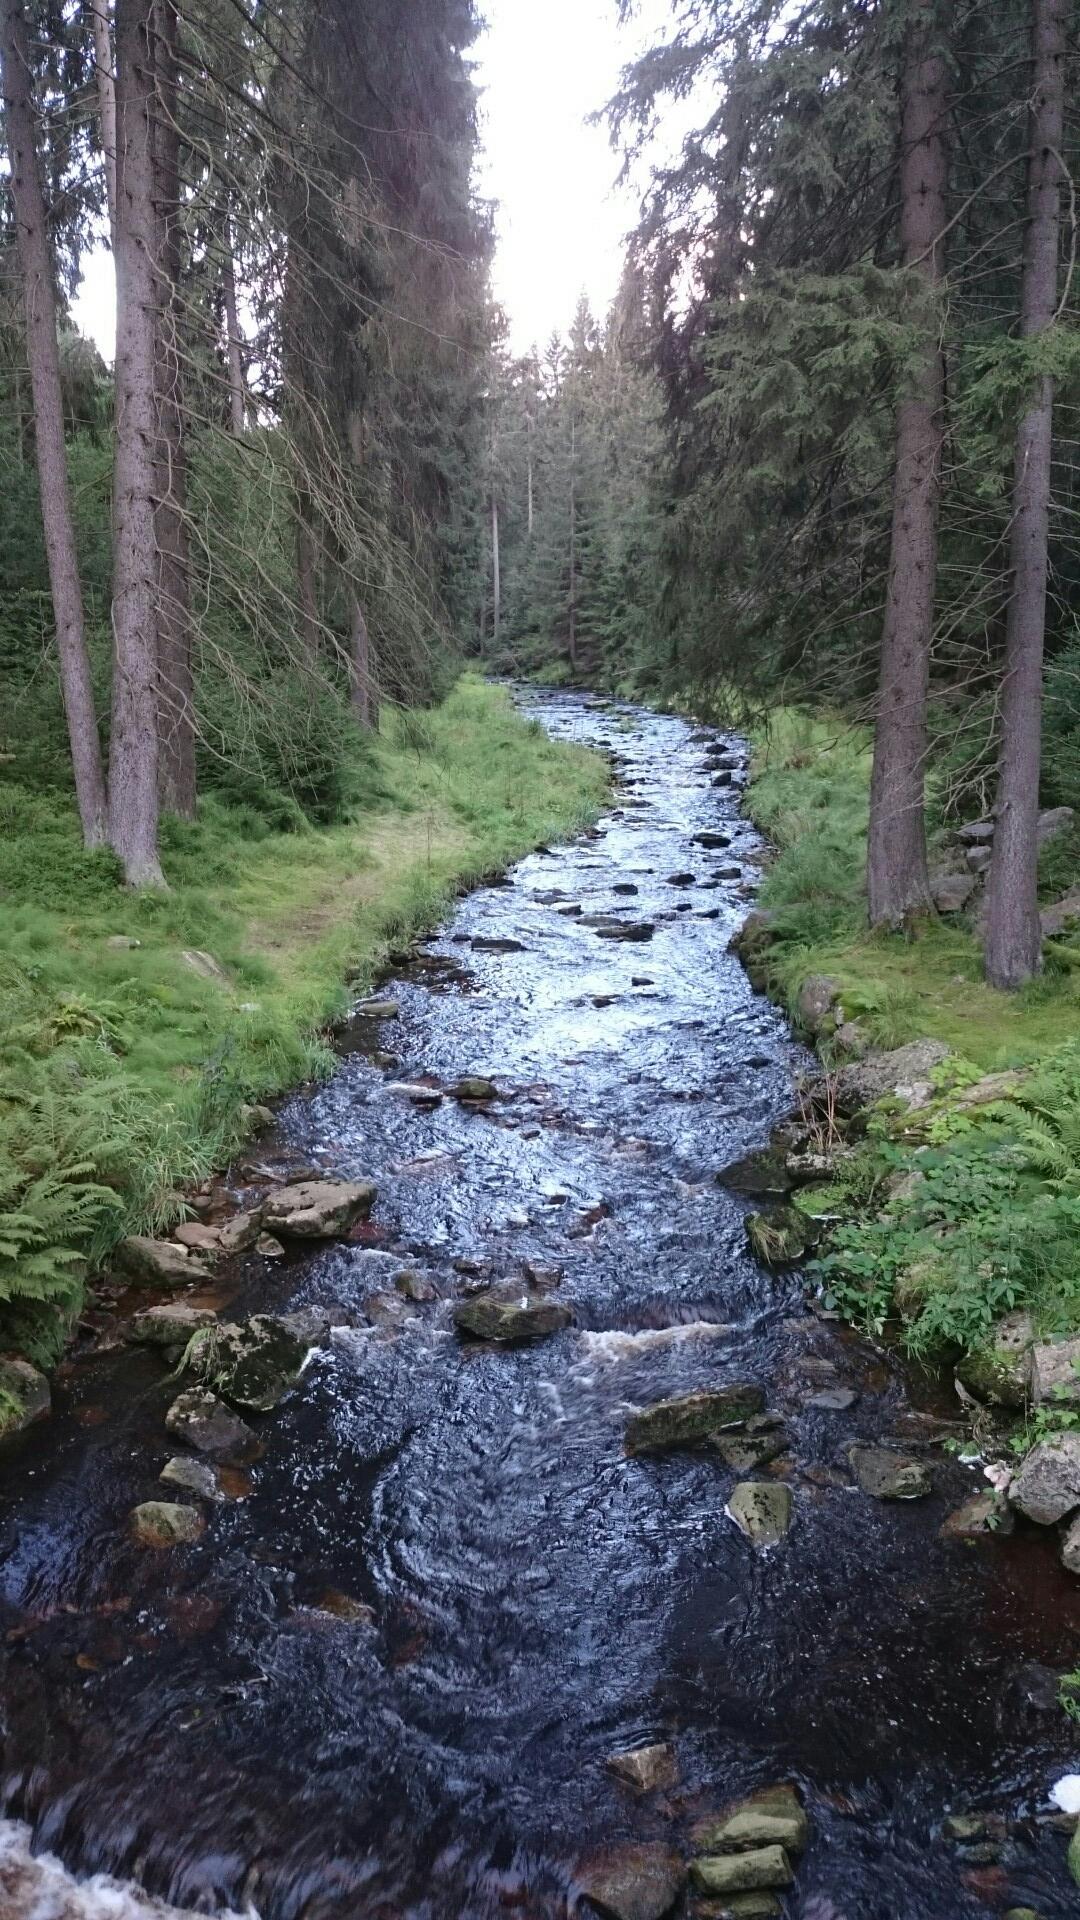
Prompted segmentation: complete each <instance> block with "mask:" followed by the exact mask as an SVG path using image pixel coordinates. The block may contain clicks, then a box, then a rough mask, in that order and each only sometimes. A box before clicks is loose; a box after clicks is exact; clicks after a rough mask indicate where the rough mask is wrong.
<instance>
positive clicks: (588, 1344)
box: [581, 1320, 734, 1365]
mask: <svg viewBox="0 0 1080 1920" xmlns="http://www.w3.org/2000/svg"><path fill="white" fill-rule="evenodd" d="M733 1332H734V1328H733V1327H730V1326H727V1325H725V1324H724V1322H722V1321H717V1320H687V1321H685V1322H683V1324H682V1325H679V1326H674V1327H643V1328H642V1329H641V1332H640V1333H620V1332H619V1331H618V1329H616V1328H612V1329H610V1330H609V1331H608V1332H606V1333H583V1334H582V1335H581V1344H582V1346H583V1347H584V1348H585V1351H586V1352H587V1353H588V1355H589V1357H590V1358H591V1359H593V1360H602V1361H605V1362H607V1363H608V1364H609V1365H614V1364H615V1363H616V1362H618V1361H620V1360H634V1359H636V1358H638V1357H639V1356H640V1355H641V1354H643V1353H654V1352H656V1351H657V1350H658V1349H662V1348H664V1347H677V1346H681V1345H682V1344H683V1342H684V1341H687V1340H723V1339H726V1337H727V1336H728V1335H729V1334H731V1333H733Z"/></svg>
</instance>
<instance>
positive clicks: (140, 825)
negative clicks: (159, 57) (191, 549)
mask: <svg viewBox="0 0 1080 1920" xmlns="http://www.w3.org/2000/svg"><path fill="white" fill-rule="evenodd" d="M153 4H154V0H117V7H116V133H117V142H116V162H117V166H116V235H115V245H114V251H115V256H116V462H115V470H114V481H113V608H112V616H113V707H112V736H111V744H110V754H109V838H110V840H111V841H112V844H113V846H114V847H115V848H116V851H117V853H118V854H119V856H120V859H121V861H122V862H123V867H124V873H125V876H126V878H127V881H128V883H129V885H131V886H136V887H139V886H162V885H163V884H164V881H163V877H162V872H161V864H160V861H159V859H158V845H157V828H158V736H157V625H156V597H157V596H156V591H155V587H156V578H155V575H156V562H155V553H154V465H155V451H156V446H157V420H156V407H155V403H154V365H155V335H156V331H157V329H156V325H155V315H156V308H157V289H156V286H155V282H154V262H155V246H156V229H155V220H154V165H153V122H154V105H155V102H154V74H153V64H152V61H153V37H152V15H153Z"/></svg>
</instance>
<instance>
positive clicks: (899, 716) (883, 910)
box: [867, 0, 949, 929]
mask: <svg viewBox="0 0 1080 1920" xmlns="http://www.w3.org/2000/svg"><path fill="white" fill-rule="evenodd" d="M944 12H945V10H944V9H939V8H938V7H936V6H935V5H934V0H919V5H918V6H917V8H916V14H915V18H914V19H913V21H912V24H911V27H910V29H909V36H908V42H907V47H906V50H905V56H904V74H903V82H902V92H903V125H902V149H903V150H902V156H901V166H900V251H901V258H902V262H903V265H904V267H905V268H906V269H907V270H908V271H909V273H911V274H912V275H916V276H917V277H918V279H919V281H921V282H922V283H923V289H924V291H923V292H921V293H920V300H921V301H925V307H924V309H923V311H922V312H921V313H920V320H921V324H922V325H923V326H924V328H925V337H924V341H923V344H922V349H921V354H920V359H919V363H918V365H917V366H916V368H915V369H914V371H913V374H912V381H911V388H910V391H909V392H907V393H906V394H905V396H904V397H903V398H902V400H901V401H900V405H899V407H898V409H897V416H896V474H895V480H894V485H893V519H892V540H891V547H890V554H889V584H888V591H887V595H886V602H885V623H884V629H883V632H882V637H881V665H880V671H879V682H878V699H877V712H876V718H875V729H874V766H873V774H872V778H871V786H870V831H869V840H868V848H867V887H868V892H869V908H870V924H871V926H874V927H889V928H894V929H895V928H901V927H905V926H907V925H909V924H910V923H911V922H912V921H913V920H917V919H918V918H920V917H921V916H923V915H925V914H929V913H932V912H933V900H932V897H931V893H930V879H929V874H928V872H927V864H926V824H925V819H924V813H923V802H924V793H925V780H926V772H925V769H926V747H927V741H926V705H927V694H928V690H929V683H930V643H931V639H932V636H933V626H934V595H935V590H936V586H937V547H938V507H939V499H940V490H941V457H942V446H943V439H944V412H945V365H944V357H943V354H942V350H941V342H940V335H939V330H938V315H937V300H936V296H937V294H938V292H939V290H940V288H941V286H942V284H943V280H944V268H945V246H944V230H945V223H946V218H947V192H948V171H949V163H948V145H947V140H946V132H945V116H946V112H947V100H946V81H947V68H946V60H945V54H944V50H943V46H942V39H943V34H944V30H945V29H944Z"/></svg>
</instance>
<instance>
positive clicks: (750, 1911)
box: [690, 1892, 783, 1920]
mask: <svg viewBox="0 0 1080 1920" xmlns="http://www.w3.org/2000/svg"><path fill="white" fill-rule="evenodd" d="M782 1912H783V1908H782V1907H781V1905H780V1902H779V1900H778V1899H777V1897H776V1895H775V1894H774V1893H764V1892H762V1893H729V1894H728V1895H727V1896H726V1898H721V1899H719V1900H695V1901H694V1903H693V1905H692V1906H691V1908H690V1915H691V1920H774V1917H775V1916H776V1915H777V1914H781V1913H782Z"/></svg>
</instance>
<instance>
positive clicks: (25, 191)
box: [0, 0, 107, 847]
mask: <svg viewBox="0 0 1080 1920" xmlns="http://www.w3.org/2000/svg"><path fill="white" fill-rule="evenodd" d="M0 60H2V62H3V80H4V111H5V115H6V120H7V138H8V156H9V160H10V165H11V195H12V200H13V203H14V209H15V228H16V239H17V244H18V250H19V261H20V265H21V267H22V275H23V289H24V298H25V306H26V341H27V356H28V359H29V362H30V383H31V388H32V392H33V402H34V427H35V431H34V444H35V452H36V457H37V470H38V485H39V488H40V492H41V517H42V521H43V524H44V532H45V550H46V555H47V559H48V566H49V586H50V588H51V591H52V602H53V614H54V617H55V620H56V645H57V653H58V656H59V661H60V684H61V688H62V691H63V697H64V712H65V715H66V717H67V729H68V738H69V740H70V742H71V762H72V768H73V770H74V775H75V796H76V800H77V803H78V808H79V818H80V820H81V822H82V831H83V839H84V841H85V843H86V845H87V846H88V847H99V846H101V845H103V843H104V842H105V840H106V837H107V834H106V822H107V807H106V795H105V775H104V771H103V767H102V760H101V743H100V741H99V739H98V730H97V716H96V714H95V711H94V690H93V685H92V682H91V677H90V662H89V658H88V656H87V651H86V628H85V623H84V619H83V598H82V587H81V584H80V580H79V564H78V556H77V552H76V547H75V532H74V526H73V523H72V518H71V494H70V489H69V484H68V471H67V457H66V451H65V446H64V405H63V393H62V389H61V385H60V353H59V348H58V346H57V337H56V294H55V290H54V285H53V263H52V259H51V256H50V249H49V237H48V230H47V225H46V212H45V195H44V189H43V187H42V182H41V173H40V170H39V165H38V155H37V147H36V142H35V130H34V110H33V91H32V86H33V83H32V80H31V67H30V36H29V32H28V29H27V24H26V18H25V15H24V13H23V10H22V5H21V3H20V0H0Z"/></svg>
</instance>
